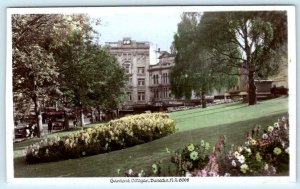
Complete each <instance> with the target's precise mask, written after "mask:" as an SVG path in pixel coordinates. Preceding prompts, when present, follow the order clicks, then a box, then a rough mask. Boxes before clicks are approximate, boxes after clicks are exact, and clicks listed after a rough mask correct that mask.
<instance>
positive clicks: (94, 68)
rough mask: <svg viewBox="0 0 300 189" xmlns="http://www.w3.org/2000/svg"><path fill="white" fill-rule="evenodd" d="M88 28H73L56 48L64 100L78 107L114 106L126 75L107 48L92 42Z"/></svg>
mask: <svg viewBox="0 0 300 189" xmlns="http://www.w3.org/2000/svg"><path fill="white" fill-rule="evenodd" d="M92 32H94V31H93V30H92V28H87V29H81V30H78V29H77V30H74V31H73V32H72V33H71V34H70V35H69V36H68V37H67V39H66V40H65V41H64V42H63V44H62V46H60V47H59V48H57V49H56V57H57V59H58V60H59V62H60V65H59V71H60V73H61V75H60V81H61V83H62V87H61V90H62V91H63V93H64V103H65V104H67V105H68V106H76V107H79V108H81V109H82V108H88V107H98V106H101V107H102V108H107V109H113V108H117V107H118V105H119V103H120V102H122V96H124V87H125V84H126V83H125V81H126V75H125V73H124V70H123V69H122V68H121V66H119V64H118V63H117V61H116V59H115V58H113V57H111V56H110V55H109V53H108V51H107V49H105V48H102V47H101V46H99V45H98V44H95V43H94V42H93V40H94V38H93V35H92V34H91V33H92Z"/></svg>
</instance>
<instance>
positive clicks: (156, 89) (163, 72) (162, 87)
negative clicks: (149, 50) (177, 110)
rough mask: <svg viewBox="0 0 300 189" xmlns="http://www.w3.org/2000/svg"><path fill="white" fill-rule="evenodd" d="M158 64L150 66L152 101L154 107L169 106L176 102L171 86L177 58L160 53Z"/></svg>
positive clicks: (163, 52) (164, 52) (166, 53)
mask: <svg viewBox="0 0 300 189" xmlns="http://www.w3.org/2000/svg"><path fill="white" fill-rule="evenodd" d="M157 53H158V54H159V57H158V60H159V61H158V63H157V64H154V65H150V66H149V70H148V71H149V76H150V79H149V80H150V99H151V102H152V105H156V106H159V105H162V103H164V104H169V103H170V101H172V100H174V96H173V95H172V92H171V85H170V79H169V78H170V72H171V68H172V67H173V66H174V65H175V56H174V55H172V54H170V53H168V52H166V51H158V52H157Z"/></svg>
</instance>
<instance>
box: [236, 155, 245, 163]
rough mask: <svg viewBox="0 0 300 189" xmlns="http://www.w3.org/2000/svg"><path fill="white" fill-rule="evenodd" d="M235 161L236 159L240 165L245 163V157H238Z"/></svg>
mask: <svg viewBox="0 0 300 189" xmlns="http://www.w3.org/2000/svg"><path fill="white" fill-rule="evenodd" d="M237 159H238V161H239V162H240V163H241V164H243V163H245V156H243V155H240V156H238V158H237Z"/></svg>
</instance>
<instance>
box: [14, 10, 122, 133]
mask: <svg viewBox="0 0 300 189" xmlns="http://www.w3.org/2000/svg"><path fill="white" fill-rule="evenodd" d="M96 21H97V22H99V20H96ZM98 36H99V33H98V32H96V31H95V30H94V29H93V25H92V20H91V19H90V18H89V17H88V16H87V15H82V14H77V15H62V14H61V15H58V14H22V15H21V14H15V15H12V60H13V93H14V105H15V110H16V111H15V112H18V111H19V112H20V110H23V112H25V110H27V113H28V109H30V106H31V105H32V104H33V105H34V110H35V115H36V120H37V121H36V123H37V125H38V128H39V129H38V136H39V137H40V136H41V135H42V129H43V127H42V114H41V113H42V108H43V104H41V100H42V101H45V100H48V101H56V100H57V101H58V100H59V101H61V102H63V103H65V104H63V106H64V105H66V103H69V102H68V100H70V102H72V103H70V104H69V105H70V106H72V107H74V106H80V107H88V106H95V105H96V104H97V105H100V104H106V107H107V106H111V107H112V106H114V107H116V106H117V103H118V102H120V99H122V98H121V97H120V96H122V95H123V93H122V92H123V88H124V85H125V84H124V81H123V79H124V77H125V76H124V75H125V74H124V72H123V70H122V69H121V67H120V66H119V65H118V64H117V63H116V60H115V59H114V58H112V57H111V56H110V55H109V53H108V52H107V50H106V49H104V48H102V47H101V46H100V45H98V44H97V38H98ZM111 74H114V75H111ZM100 89H101V90H100ZM104 91H108V92H110V94H113V96H114V97H116V99H118V100H116V101H114V103H115V104H113V103H112V104H108V103H107V102H106V101H108V100H107V99H109V100H111V99H112V97H111V96H110V95H108V93H106V94H105V93H104ZM111 91H115V92H111ZM117 97H118V98H117ZM62 99H63V100H62ZM24 107H27V108H24Z"/></svg>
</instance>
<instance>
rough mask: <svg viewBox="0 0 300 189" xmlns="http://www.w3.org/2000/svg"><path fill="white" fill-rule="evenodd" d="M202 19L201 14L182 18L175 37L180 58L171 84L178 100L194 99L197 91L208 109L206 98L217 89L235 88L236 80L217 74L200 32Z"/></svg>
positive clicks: (177, 55) (232, 77)
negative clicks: (193, 96)
mask: <svg viewBox="0 0 300 189" xmlns="http://www.w3.org/2000/svg"><path fill="white" fill-rule="evenodd" d="M200 20H201V14H200V13H184V14H183V15H182V20H181V22H180V23H179V24H178V30H177V33H176V34H175V36H174V48H175V49H176V58H175V67H174V68H173V69H172V72H171V85H172V91H173V92H174V94H175V96H176V97H185V98H190V97H191V95H192V92H194V93H195V94H196V95H197V96H201V97H202V105H203V107H205V95H208V94H209V93H210V92H212V90H214V89H216V90H221V89H223V88H227V87H231V86H232V85H234V83H235V81H236V78H235V77H234V76H230V75H225V74H222V73H216V72H215V71H214V67H213V66H212V65H213V61H214V59H213V57H211V56H210V52H209V49H208V48H207V46H206V44H205V42H204V41H203V39H202V38H201V37H202V36H201V33H200V32H199V25H200Z"/></svg>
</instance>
